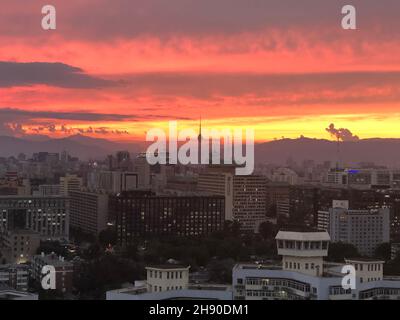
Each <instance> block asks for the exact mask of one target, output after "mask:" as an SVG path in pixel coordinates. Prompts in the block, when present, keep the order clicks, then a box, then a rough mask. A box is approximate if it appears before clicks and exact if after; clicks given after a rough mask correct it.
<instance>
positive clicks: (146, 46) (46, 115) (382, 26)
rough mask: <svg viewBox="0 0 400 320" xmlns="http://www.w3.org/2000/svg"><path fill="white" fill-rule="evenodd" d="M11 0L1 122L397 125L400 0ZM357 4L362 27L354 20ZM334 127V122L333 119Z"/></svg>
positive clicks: (75, 127) (94, 133)
mask: <svg viewBox="0 0 400 320" xmlns="http://www.w3.org/2000/svg"><path fill="white" fill-rule="evenodd" d="M48 2H49V4H52V5H54V6H55V8H56V10H57V29H56V30H50V31H45V30H43V29H42V28H41V20H42V17H43V15H42V14H41V9H42V6H43V4H44V3H43V1H37V0H30V1H26V0H0V120H1V121H0V135H9V136H16V137H25V138H29V137H42V136H50V137H54V138H61V137H66V136H70V135H74V134H84V135H87V136H91V137H98V138H106V139H110V140H121V141H130V140H132V141H134V140H143V139H144V137H145V133H146V132H147V131H148V130H150V129H152V128H159V127H162V128H166V127H167V125H168V121H171V120H177V121H178V124H179V126H180V127H182V128H184V127H194V128H197V127H198V123H199V118H200V117H201V118H202V122H203V126H207V127H212V128H218V129H224V128H231V129H234V128H243V129H244V128H249V127H251V128H254V129H255V132H256V139H257V140H258V141H269V140H273V139H280V138H282V137H286V138H297V137H300V136H306V137H311V138H324V139H333V138H334V137H333V136H332V130H331V129H332V127H329V126H330V124H334V128H337V130H339V131H340V129H342V130H341V131H340V132H346V133H348V134H346V135H344V136H343V137H344V139H357V138H362V139H364V138H374V137H381V138H389V137H390V138H400V130H399V129H398V123H399V120H400V108H399V106H400V87H399V84H400V32H399V31H400V19H398V16H399V13H400V2H399V1H398V0H382V1H375V0H350V1H341V0H332V1H320V0H302V1H298V0H201V1H200V0H146V1H143V0H142V1H139V0H113V1H111V0H69V1H65V0H52V1H48ZM346 4H352V5H353V6H355V8H356V10H357V11H356V12H357V30H343V29H342V27H341V19H342V17H343V15H342V13H341V9H342V7H343V6H344V5H346ZM326 129H328V130H326Z"/></svg>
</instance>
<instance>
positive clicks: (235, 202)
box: [198, 170, 267, 232]
mask: <svg viewBox="0 0 400 320" xmlns="http://www.w3.org/2000/svg"><path fill="white" fill-rule="evenodd" d="M198 190H199V191H202V192H208V193H211V194H216V195H221V196H224V197H225V212H226V215H225V219H226V220H235V221H238V222H239V223H240V224H241V228H242V230H243V231H250V232H258V226H259V225H260V224H261V223H262V222H264V221H266V214H267V194H266V179H265V178H264V177H262V176H258V175H249V176H238V175H234V174H232V173H230V172H223V171H221V170H219V171H209V172H205V173H201V174H200V175H199V180H198Z"/></svg>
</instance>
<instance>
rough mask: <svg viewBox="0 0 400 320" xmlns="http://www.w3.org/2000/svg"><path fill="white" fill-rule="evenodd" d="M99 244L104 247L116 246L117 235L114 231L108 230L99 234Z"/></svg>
mask: <svg viewBox="0 0 400 320" xmlns="http://www.w3.org/2000/svg"><path fill="white" fill-rule="evenodd" d="M99 242H100V244H101V245H102V246H103V247H107V246H108V245H110V244H111V245H112V246H114V245H115V244H116V242H117V233H116V231H115V230H114V229H111V228H108V229H105V230H102V231H101V232H100V233H99Z"/></svg>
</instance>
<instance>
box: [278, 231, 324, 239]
mask: <svg viewBox="0 0 400 320" xmlns="http://www.w3.org/2000/svg"><path fill="white" fill-rule="evenodd" d="M275 239H276V240H297V241H330V240H331V237H330V236H329V234H328V232H327V231H314V232H296V231H279V232H278V234H277V235H276V237H275Z"/></svg>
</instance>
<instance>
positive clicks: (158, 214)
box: [110, 191, 225, 246]
mask: <svg viewBox="0 0 400 320" xmlns="http://www.w3.org/2000/svg"><path fill="white" fill-rule="evenodd" d="M224 208H225V205H224V198H223V197H221V196H217V195H212V196H164V195H162V196H157V195H155V193H152V192H149V191H134V192H123V193H121V194H118V195H115V196H111V197H110V214H111V218H114V219H115V225H116V230H117V238H118V243H119V244H120V245H122V246H128V245H130V244H131V243H133V241H134V240H136V239H137V238H138V237H141V238H146V237H154V236H199V235H205V234H210V233H212V232H215V231H220V230H222V229H223V224H224V215H225V214H224Z"/></svg>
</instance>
